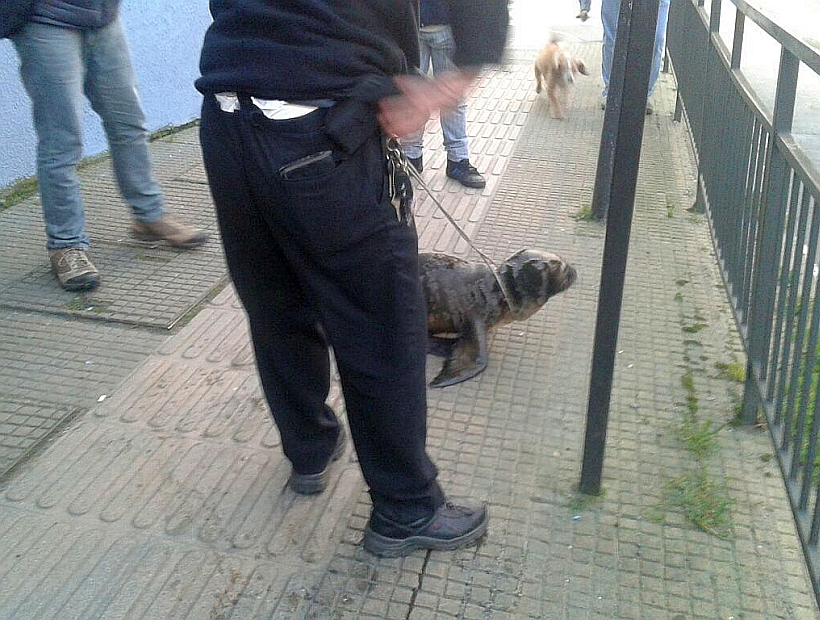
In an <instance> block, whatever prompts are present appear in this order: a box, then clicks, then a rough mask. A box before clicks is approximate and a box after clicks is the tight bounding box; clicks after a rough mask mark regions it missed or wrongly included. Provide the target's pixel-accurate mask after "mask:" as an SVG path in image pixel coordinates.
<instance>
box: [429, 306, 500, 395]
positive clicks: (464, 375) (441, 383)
mask: <svg viewBox="0 0 820 620" xmlns="http://www.w3.org/2000/svg"><path fill="white" fill-rule="evenodd" d="M485 368H487V330H486V328H485V327H484V322H483V321H479V322H476V323H473V324H470V325H469V326H467V329H465V331H464V333H463V334H462V337H461V338H459V339H458V340H457V341H456V344H455V346H453V350H452V353H451V354H450V356H449V357H448V358H447V359H446V360H445V362H444V365H443V366H442V367H441V372H439V373H438V375H437V376H436V378H435V379H433V380H432V381H431V382H430V387H447V386H448V385H455V384H456V383H461V382H462V381H466V380H467V379H471V378H472V377H475V376H476V375H477V374H479V373H480V372H483V371H484V369H485Z"/></svg>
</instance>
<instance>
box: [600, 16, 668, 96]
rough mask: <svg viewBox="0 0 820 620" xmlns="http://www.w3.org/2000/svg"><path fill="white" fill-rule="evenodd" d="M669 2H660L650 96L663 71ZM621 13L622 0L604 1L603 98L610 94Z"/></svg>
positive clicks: (650, 76)
mask: <svg viewBox="0 0 820 620" xmlns="http://www.w3.org/2000/svg"><path fill="white" fill-rule="evenodd" d="M669 1H670V0H660V5H659V6H658V23H657V25H656V27H655V43H654V48H653V50H652V69H651V72H650V74H649V95H650V96H651V95H652V93H653V92H654V90H655V82H657V81H658V75H659V74H660V71H661V60H662V59H663V50H664V48H665V47H666V23H667V21H668V20H669ZM620 11H621V2H620V0H602V2H601V21H602V22H603V25H604V42H603V49H602V57H601V77H602V78H603V79H604V90H603V93H602V94H603V96H604V97H606V96H607V94H608V92H609V76H610V71H611V69H612V52H613V50H614V49H615V34H616V33H617V30H618V14H619V13H620Z"/></svg>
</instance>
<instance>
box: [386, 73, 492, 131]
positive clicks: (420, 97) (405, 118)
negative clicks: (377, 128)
mask: <svg viewBox="0 0 820 620" xmlns="http://www.w3.org/2000/svg"><path fill="white" fill-rule="evenodd" d="M475 77H476V76H475V74H474V73H465V72H459V71H451V72H447V73H442V74H440V75H437V76H435V77H434V78H433V79H432V80H428V79H425V78H423V77H417V76H411V75H401V76H397V77H396V78H395V82H396V86H398V89H399V90H400V91H401V93H402V94H401V95H397V96H395V97H387V98H385V99H382V100H381V101H380V102H379V123H380V124H381V126H382V129H384V131H385V132H386V133H387V134H388V135H389V136H395V137H399V138H403V137H405V136H407V135H409V134H412V133H414V132H416V131H418V130H419V129H421V128H422V127H424V124H425V123H426V122H427V120H428V119H429V118H430V116H431V115H432V113H433V112H434V111H435V110H442V111H445V112H446V111H447V110H451V109H453V108H455V107H456V106H457V105H458V103H459V102H460V101H461V100H462V99H463V98H464V96H465V95H466V93H467V90H468V89H469V88H470V85H471V84H472V83H473V80H474V79H475Z"/></svg>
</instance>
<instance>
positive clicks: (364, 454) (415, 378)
mask: <svg viewBox="0 0 820 620" xmlns="http://www.w3.org/2000/svg"><path fill="white" fill-rule="evenodd" d="M240 101H241V109H240V110H237V111H235V112H224V111H222V110H221V109H220V108H219V106H218V105H217V103H216V101H215V100H214V97H213V96H211V95H208V96H206V97H205V100H204V103H203V108H202V120H201V128H200V141H201V144H202V152H203V156H204V160H205V169H206V171H207V175H208V182H209V184H210V187H211V193H212V196H213V199H214V203H215V204H216V212H217V218H218V221H219V227H220V231H221V234H222V241H223V244H224V248H225V255H226V258H227V263H228V269H229V271H230V274H231V277H232V279H233V283H234V285H235V287H236V290H237V293H238V295H239V297H240V299H241V300H242V303H243V305H244V307H245V310H246V312H247V314H248V319H249V322H250V330H251V337H252V339H253V346H254V351H255V353H256V362H257V367H258V370H259V375H260V377H261V382H262V387H263V390H264V392H265V396H266V398H267V401H268V404H269V405H270V409H271V412H272V413H273V417H274V419H275V421H276V424H277V427H278V429H279V432H280V435H281V438H282V447H283V449H284V452H285V455H286V456H287V458H288V459H289V460H290V461H291V463H292V464H293V466H294V468H295V469H296V470H297V471H299V472H302V473H313V472H317V471H320V470H321V469H322V468H323V467H324V465H325V464H326V463H327V461H328V459H329V457H330V454H331V452H332V450H333V446H334V443H335V441H336V437H337V435H338V432H339V422H338V420H337V418H336V415H335V413H334V412H333V411H331V410H330V409H329V408H328V407H327V406H326V405H325V399H326V398H327V395H328V390H329V384H330V361H329V352H328V345H329V346H330V347H332V348H333V351H334V355H335V358H336V363H337V366H338V369H339V374H340V377H341V384H342V392H343V395H344V399H345V405H346V408H347V415H348V420H349V423H350V431H351V435H352V437H353V442H354V444H355V447H356V452H357V454H358V458H359V463H360V465H361V468H362V473H363V475H364V478H365V481H366V482H367V484H368V485H369V487H370V493H371V497H372V500H373V504H374V507H376V508H377V509H379V510H381V511H384V512H386V513H387V514H389V515H392V516H393V518H397V519H400V520H407V521H409V520H413V519H415V518H418V517H420V516H424V515H427V514H430V513H432V511H433V510H435V509H436V508H437V507H438V506H439V505H440V504H442V503H443V501H444V497H443V494H442V492H441V489H440V488H439V486H438V483H437V482H436V474H437V472H436V468H435V466H434V465H433V463H432V462H431V460H430V459H429V457H428V456H427V453H426V451H425V442H426V435H427V422H426V415H427V413H426V408H427V403H426V387H427V386H426V383H425V362H426V343H427V330H426V307H425V302H424V298H423V294H422V292H421V288H420V283H419V278H418V240H417V237H416V232H415V229H413V228H411V227H408V226H406V225H404V224H402V223H401V222H399V221H398V219H397V218H396V213H395V209H394V208H393V206H392V204H391V203H390V200H389V198H388V196H387V189H386V183H385V170H386V166H385V160H384V156H383V155H382V144H381V138H380V136H379V134H378V132H377V131H376V130H375V127H374V131H373V133H372V136H370V137H368V138H367V139H366V140H365V142H364V144H363V145H362V146H361V147H360V148H358V149H357V150H356V151H355V152H354V153H353V154H345V153H343V152H341V151H340V150H339V149H338V148H336V147H335V146H334V144H333V143H332V142H331V141H330V140H329V138H328V137H327V136H326V134H325V130H324V116H325V115H326V111H325V110H323V109H319V110H316V111H314V112H311V113H310V114H307V115H305V116H302V117H299V118H295V119H289V120H270V119H268V118H266V117H265V116H264V115H263V114H262V113H261V112H260V111H259V110H258V109H257V108H256V107H255V106H253V105H252V104H251V103H250V101H249V100H248V99H247V98H242V99H241V100H240ZM328 151H329V153H328ZM317 154H318V155H317ZM314 155H316V157H312V158H311V156H314ZM302 158H309V159H307V160H305V161H308V162H313V163H311V164H310V165H307V166H304V167H302V168H298V169H296V170H291V171H290V173H288V172H285V171H282V172H280V170H281V169H282V168H283V167H285V166H287V164H290V163H292V162H294V161H297V160H300V159H302ZM283 176H284V177H289V178H283Z"/></svg>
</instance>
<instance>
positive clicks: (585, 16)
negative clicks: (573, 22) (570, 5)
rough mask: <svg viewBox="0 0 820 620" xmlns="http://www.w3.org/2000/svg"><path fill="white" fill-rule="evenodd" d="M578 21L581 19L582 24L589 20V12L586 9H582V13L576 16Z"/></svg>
mask: <svg viewBox="0 0 820 620" xmlns="http://www.w3.org/2000/svg"><path fill="white" fill-rule="evenodd" d="M575 18H576V19H580V20H581V21H582V22H585V21H586V20H588V19H589V11H587V10H586V9H581V12H580V13H578V15H576V16H575Z"/></svg>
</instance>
